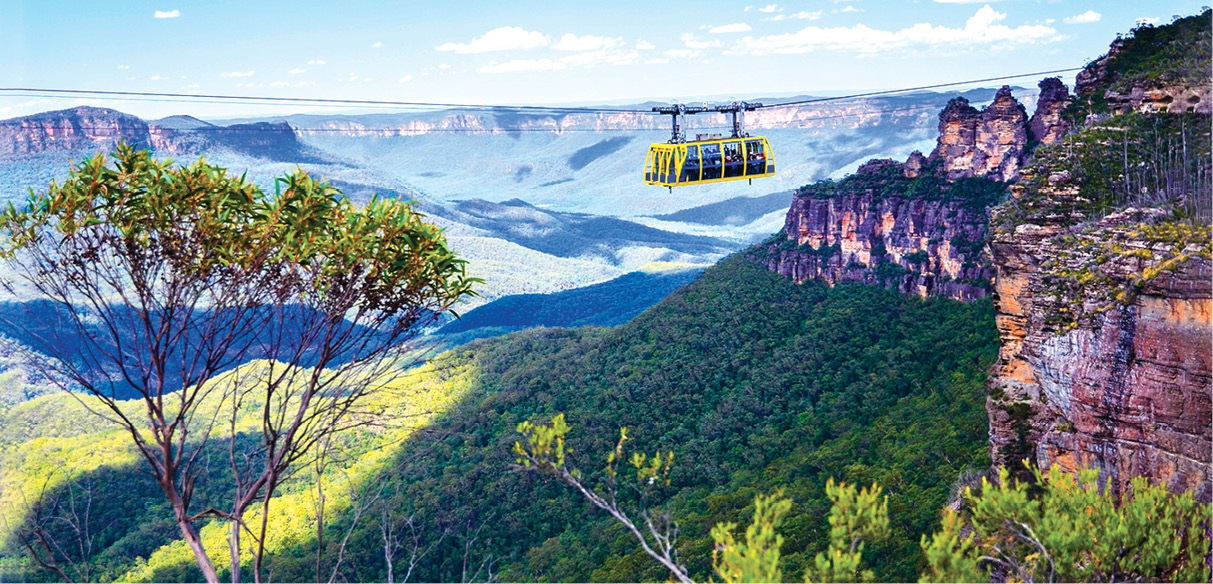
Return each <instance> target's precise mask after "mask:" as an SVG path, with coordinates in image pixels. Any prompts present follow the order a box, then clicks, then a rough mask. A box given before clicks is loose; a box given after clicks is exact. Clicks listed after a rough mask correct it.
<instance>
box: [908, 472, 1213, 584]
mask: <svg viewBox="0 0 1213 584" xmlns="http://www.w3.org/2000/svg"><path fill="white" fill-rule="evenodd" d="M1034 473H1035V476H1036V486H1037V487H1039V490H1040V494H1039V495H1035V494H1033V493H1032V492H1031V491H1030V489H1029V486H1028V484H1026V483H1022V482H1016V481H1013V480H1011V478H1010V473H1009V471H1008V470H1007V469H1005V468H1004V469H1002V470H1001V472H1000V473H999V480H998V484H992V483H990V482H989V481H988V480H986V479H982V490H981V493H980V494H979V495H974V494H973V493H972V491H971V490H968V489H966V494H965V498H966V502H967V508H968V511H967V513H966V515H965V519H966V520H967V521H968V522H969V524H970V525H972V527H973V529H974V532H973V534H972V535H970V536H969V537H968V538H965V539H961V538H960V537H959V529H960V528H959V525H960V522H959V521H958V520H957V518H956V516H955V515H954V514H949V515H946V516H945V518H944V524H943V530H942V531H941V532H940V533H937V534H936V535H935V536H933V537H932V538H931V539H930V540H928V539H927V538H926V537H924V538H923V542H922V545H923V549H924V551H926V557H927V560H928V562H929V565H930V571H929V572H928V573H927V574H926V575H924V581H926V580H930V581H951V580H969V581H975V580H984V579H985V578H984V577H974V576H975V575H977V574H978V572H975V570H984V569H989V568H990V567H991V566H999V567H1000V568H1001V569H1002V570H1004V571H1006V572H1007V574H1008V576H1009V577H1011V578H1018V579H1023V580H1027V579H1029V578H1030V579H1032V580H1034V581H1045V580H1047V581H1063V582H1104V581H1113V580H1130V581H1141V580H1146V581H1157V580H1170V581H1174V582H1207V581H1209V576H1210V574H1209V569H1208V566H1207V565H1206V564H1205V562H1206V558H1207V557H1208V555H1209V537H1208V534H1207V530H1208V528H1209V521H1210V505H1208V504H1205V505H1201V504H1199V503H1196V501H1195V499H1194V498H1193V495H1192V493H1190V492H1187V493H1184V494H1182V495H1180V496H1175V495H1172V494H1171V493H1169V492H1168V491H1167V488H1166V486H1165V485H1151V484H1150V482H1149V481H1148V480H1147V479H1146V478H1144V477H1137V478H1135V479H1133V481H1132V488H1131V489H1130V492H1128V493H1125V494H1124V495H1123V496H1122V497H1120V498H1117V497H1115V496H1114V495H1113V494H1112V488H1111V483H1110V480H1109V483H1108V484H1106V485H1103V487H1102V488H1100V485H1099V483H1098V480H1097V477H1098V473H1097V472H1096V471H1095V470H1093V469H1082V470H1080V471H1079V473H1078V477H1077V478H1075V477H1074V475H1072V474H1070V473H1066V472H1063V471H1062V470H1061V469H1060V468H1058V467H1057V466H1056V465H1054V466H1052V467H1050V468H1049V470H1048V472H1047V473H1043V472H1041V471H1040V470H1039V469H1035V470H1034Z"/></svg>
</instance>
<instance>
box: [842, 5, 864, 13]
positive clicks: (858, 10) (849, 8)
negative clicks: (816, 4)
mask: <svg viewBox="0 0 1213 584" xmlns="http://www.w3.org/2000/svg"><path fill="white" fill-rule="evenodd" d="M839 12H863V11H862V10H860V9H858V8H856V7H854V6H851V5H850V4H847V5H846V7H845V8H843V9H842V10H840V11H839Z"/></svg>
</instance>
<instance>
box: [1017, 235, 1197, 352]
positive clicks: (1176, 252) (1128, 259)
mask: <svg viewBox="0 0 1213 584" xmlns="http://www.w3.org/2000/svg"><path fill="white" fill-rule="evenodd" d="M1211 236H1213V233H1211V231H1210V227H1209V226H1208V225H1191V224H1188V223H1180V222H1176V221H1170V220H1168V221H1164V222H1161V223H1139V224H1135V225H1129V226H1120V227H1115V228H1108V229H1100V230H1091V231H1089V232H1084V233H1081V234H1076V235H1066V236H1062V237H1058V238H1056V239H1055V240H1054V241H1053V242H1052V244H1053V246H1054V247H1056V248H1057V249H1056V250H1055V253H1054V254H1053V255H1054V258H1053V259H1051V260H1048V261H1046V262H1044V263H1043V264H1042V265H1041V268H1042V269H1041V275H1042V282H1043V283H1044V284H1045V290H1046V292H1047V293H1049V295H1051V296H1053V298H1054V304H1053V306H1052V309H1051V310H1050V311H1049V312H1048V313H1047V322H1048V323H1049V324H1051V325H1054V326H1057V327H1058V329H1059V330H1062V331H1065V330H1069V329H1070V328H1072V327H1074V326H1075V325H1077V324H1078V323H1079V322H1081V320H1082V319H1083V318H1085V317H1090V316H1093V315H1096V314H1099V313H1101V312H1105V311H1107V310H1111V309H1113V308H1116V307H1118V306H1127V305H1129V304H1132V303H1133V302H1134V301H1135V300H1136V299H1137V297H1138V295H1139V294H1140V292H1141V289H1142V288H1143V287H1144V286H1145V285H1146V284H1147V283H1148V282H1150V281H1151V280H1154V279H1155V278H1157V277H1158V276H1160V275H1162V274H1164V273H1168V272H1176V271H1178V270H1179V269H1180V268H1181V266H1182V265H1183V264H1184V263H1185V262H1187V261H1189V260H1192V259H1194V258H1204V259H1206V260H1208V259H1211V258H1213V237H1211ZM1123 272H1129V273H1130V275H1129V277H1124V276H1122V275H1120V273H1123Z"/></svg>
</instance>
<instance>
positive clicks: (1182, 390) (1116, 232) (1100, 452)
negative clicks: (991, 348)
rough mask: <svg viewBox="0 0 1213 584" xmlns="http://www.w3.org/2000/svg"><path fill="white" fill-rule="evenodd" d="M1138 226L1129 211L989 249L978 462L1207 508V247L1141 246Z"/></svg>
mask: <svg viewBox="0 0 1213 584" xmlns="http://www.w3.org/2000/svg"><path fill="white" fill-rule="evenodd" d="M1064 196H1065V193H1061V194H1060V196H1059V199H1060V198H1064ZM1148 214H1149V211H1148V210H1134V209H1131V210H1129V211H1126V212H1122V213H1118V214H1115V215H1112V216H1109V217H1107V218H1105V219H1103V220H1102V221H1100V222H1099V223H1098V224H1097V225H1095V226H1094V228H1091V229H1089V230H1087V232H1086V233H1079V234H1067V233H1066V231H1065V230H1064V229H1062V228H1060V227H1058V226H1056V225H1053V224H1050V223H1048V222H1040V223H1025V224H1021V225H1018V226H1016V227H1015V228H1014V230H1013V231H1008V232H1000V233H998V234H996V235H995V236H994V238H993V241H992V242H991V244H990V249H991V252H992V255H993V258H994V264H995V265H996V266H997V270H998V276H997V278H996V279H995V294H996V299H997V301H996V303H995V304H996V307H997V310H998V312H997V317H996V320H997V324H998V329H999V334H1000V337H1001V339H1002V343H1001V349H1000V352H999V359H998V362H997V363H996V364H995V366H994V369H993V370H992V375H991V380H990V396H989V398H988V404H987V410H988V411H989V416H990V451H991V456H992V459H993V460H994V462H995V464H996V465H1007V466H1009V467H1011V468H1019V467H1020V463H1019V461H1020V460H1021V459H1024V458H1027V459H1029V460H1031V461H1032V462H1033V463H1035V464H1038V465H1040V466H1047V465H1050V464H1054V463H1056V464H1059V465H1061V467H1062V468H1063V469H1066V470H1069V471H1074V470H1075V469H1076V468H1077V467H1078V466H1084V467H1091V468H1098V469H1099V471H1100V481H1101V483H1103V482H1104V481H1108V480H1109V479H1110V480H1111V483H1112V487H1113V489H1115V490H1116V491H1117V492H1124V490H1125V488H1126V487H1127V486H1128V484H1129V482H1130V481H1131V479H1132V478H1133V477H1136V476H1146V477H1149V478H1151V479H1152V480H1155V481H1160V482H1164V483H1166V484H1167V485H1168V486H1169V487H1170V488H1171V489H1172V490H1174V491H1176V492H1179V491H1185V490H1189V491H1194V492H1195V493H1196V495H1197V497H1198V499H1199V500H1201V501H1205V502H1207V501H1209V500H1210V498H1211V497H1213V492H1211V484H1210V463H1211V462H1213V460H1211V458H1213V436H1211V430H1210V423H1211V422H1213V420H1211V415H1213V404H1211V403H1210V382H1211V379H1210V370H1211V368H1213V355H1211V353H1213V340H1211V339H1213V327H1211V326H1210V320H1211V319H1213V286H1211V284H1210V282H1211V280H1213V266H1211V264H1210V261H1209V257H1208V252H1207V249H1208V248H1207V242H1206V243H1205V244H1204V245H1201V244H1197V243H1190V242H1189V243H1182V242H1181V243H1178V244H1177V243H1175V242H1168V241H1158V240H1151V239H1150V238H1147V237H1142V235H1141V233H1140V226H1141V225H1143V223H1142V222H1143V220H1144V221H1145V222H1146V223H1147V224H1148V222H1149V221H1150V217H1143V215H1148ZM1108 250H1113V251H1112V253H1109V252H1108ZM1063 275H1064V276H1067V277H1063ZM1077 280H1086V281H1088V282H1094V283H1095V284H1094V285H1088V286H1085V287H1083V288H1075V287H1073V285H1072V284H1073V282H1074V281H1077Z"/></svg>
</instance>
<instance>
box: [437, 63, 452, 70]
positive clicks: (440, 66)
mask: <svg viewBox="0 0 1213 584" xmlns="http://www.w3.org/2000/svg"><path fill="white" fill-rule="evenodd" d="M438 68H439V69H450V68H451V65H450V63H443V64H441V65H438Z"/></svg>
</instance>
